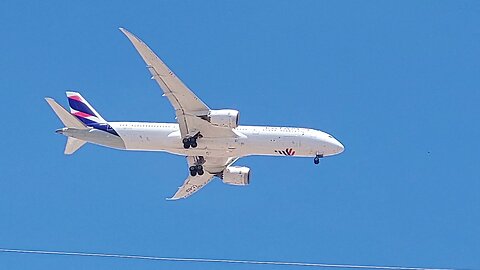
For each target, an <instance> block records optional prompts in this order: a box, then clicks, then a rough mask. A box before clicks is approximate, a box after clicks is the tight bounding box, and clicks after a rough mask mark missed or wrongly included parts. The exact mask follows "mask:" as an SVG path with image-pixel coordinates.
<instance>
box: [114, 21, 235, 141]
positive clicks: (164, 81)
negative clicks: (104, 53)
mask: <svg viewBox="0 0 480 270" xmlns="http://www.w3.org/2000/svg"><path fill="white" fill-rule="evenodd" d="M120 30H121V31H122V32H123V33H124V34H125V35H126V36H127V38H128V39H129V40H130V42H132V44H133V46H134V47H135V49H136V50H137V51H138V53H139V54H140V56H142V58H143V60H144V61H145V63H146V64H147V68H148V70H149V71H150V73H151V74H152V79H155V81H156V82H157V83H158V85H159V86H160V88H161V89H162V90H163V94H164V96H166V97H167V98H168V100H169V101H170V103H171V104H172V106H173V108H174V109H175V115H176V118H177V122H178V124H179V127H180V133H181V135H182V138H185V137H187V136H192V135H194V134H196V133H197V132H200V133H201V134H202V136H204V137H212V138H215V137H236V134H235V133H234V132H233V131H232V129H229V128H223V127H217V126H213V125H212V124H211V123H210V122H208V121H206V120H204V119H202V118H201V117H202V116H203V117H204V118H205V117H206V116H207V115H208V114H209V112H210V108H208V106H207V105H206V104H205V103H204V102H203V101H201V100H200V99H199V98H198V97H197V96H196V95H195V94H194V93H193V92H192V91H191V90H190V89H189V88H188V87H187V86H186V85H185V84H184V83H183V82H182V81H181V80H180V79H179V78H178V77H177V76H175V73H173V72H172V71H171V70H170V69H169V68H168V67H167V65H165V63H164V62H163V61H162V60H161V59H160V58H159V57H158V56H157V55H156V54H155V53H154V52H153V51H152V50H151V49H150V48H149V47H148V46H147V44H145V43H144V42H143V41H142V40H140V39H139V38H138V37H136V36H135V35H134V34H132V33H130V32H129V31H127V30H126V29H124V28H120Z"/></svg>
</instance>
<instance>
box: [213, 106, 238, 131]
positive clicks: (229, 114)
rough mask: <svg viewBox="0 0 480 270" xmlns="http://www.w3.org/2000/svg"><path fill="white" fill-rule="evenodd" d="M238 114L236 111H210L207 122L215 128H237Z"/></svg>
mask: <svg viewBox="0 0 480 270" xmlns="http://www.w3.org/2000/svg"><path fill="white" fill-rule="evenodd" d="M239 120H240V113H239V112H238V111H237V110H211V111H210V114H209V115H208V121H209V122H210V123H212V124H213V125H215V126H219V127H225V128H236V127H238V121H239Z"/></svg>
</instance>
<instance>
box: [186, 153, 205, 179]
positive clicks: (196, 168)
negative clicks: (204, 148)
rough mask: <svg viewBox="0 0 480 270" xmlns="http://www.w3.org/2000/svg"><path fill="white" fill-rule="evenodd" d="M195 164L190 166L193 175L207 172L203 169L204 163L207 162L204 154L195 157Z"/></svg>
mask: <svg viewBox="0 0 480 270" xmlns="http://www.w3.org/2000/svg"><path fill="white" fill-rule="evenodd" d="M193 164H194V165H192V166H190V168H188V170H189V171H190V175H191V176H195V175H197V174H198V175H203V174H204V173H205V172H204V171H203V164H205V158H203V156H198V157H194V162H193Z"/></svg>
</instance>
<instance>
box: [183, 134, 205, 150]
mask: <svg viewBox="0 0 480 270" xmlns="http://www.w3.org/2000/svg"><path fill="white" fill-rule="evenodd" d="M201 137H202V136H201V135H200V132H199V133H197V134H195V135H193V136H192V137H187V138H183V140H182V142H183V148H185V149H188V148H190V147H192V148H196V147H197V146H198V144H197V139H198V138H201Z"/></svg>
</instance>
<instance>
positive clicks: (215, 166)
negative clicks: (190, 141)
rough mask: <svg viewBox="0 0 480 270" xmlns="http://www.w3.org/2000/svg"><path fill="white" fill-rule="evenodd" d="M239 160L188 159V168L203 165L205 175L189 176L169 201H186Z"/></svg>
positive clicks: (232, 158)
mask: <svg viewBox="0 0 480 270" xmlns="http://www.w3.org/2000/svg"><path fill="white" fill-rule="evenodd" d="M237 159H238V158H235V157H231V158H216V157H206V158H203V157H192V156H188V157H187V163H188V167H190V166H193V165H196V164H199V163H203V168H204V172H205V173H204V174H203V175H196V176H190V175H189V176H188V178H187V179H186V180H185V182H184V183H183V185H182V186H181V187H179V188H178V191H177V192H176V193H175V195H173V197H171V198H169V199H168V200H178V199H184V198H187V197H189V196H191V195H192V194H194V193H195V192H197V191H199V190H200V189H202V188H203V187H204V186H206V185H207V184H208V183H210V181H212V179H213V177H215V176H219V175H220V174H221V173H222V172H223V170H224V169H225V168H226V167H227V166H230V165H231V164H232V163H234V162H235V161H236V160H237Z"/></svg>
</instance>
